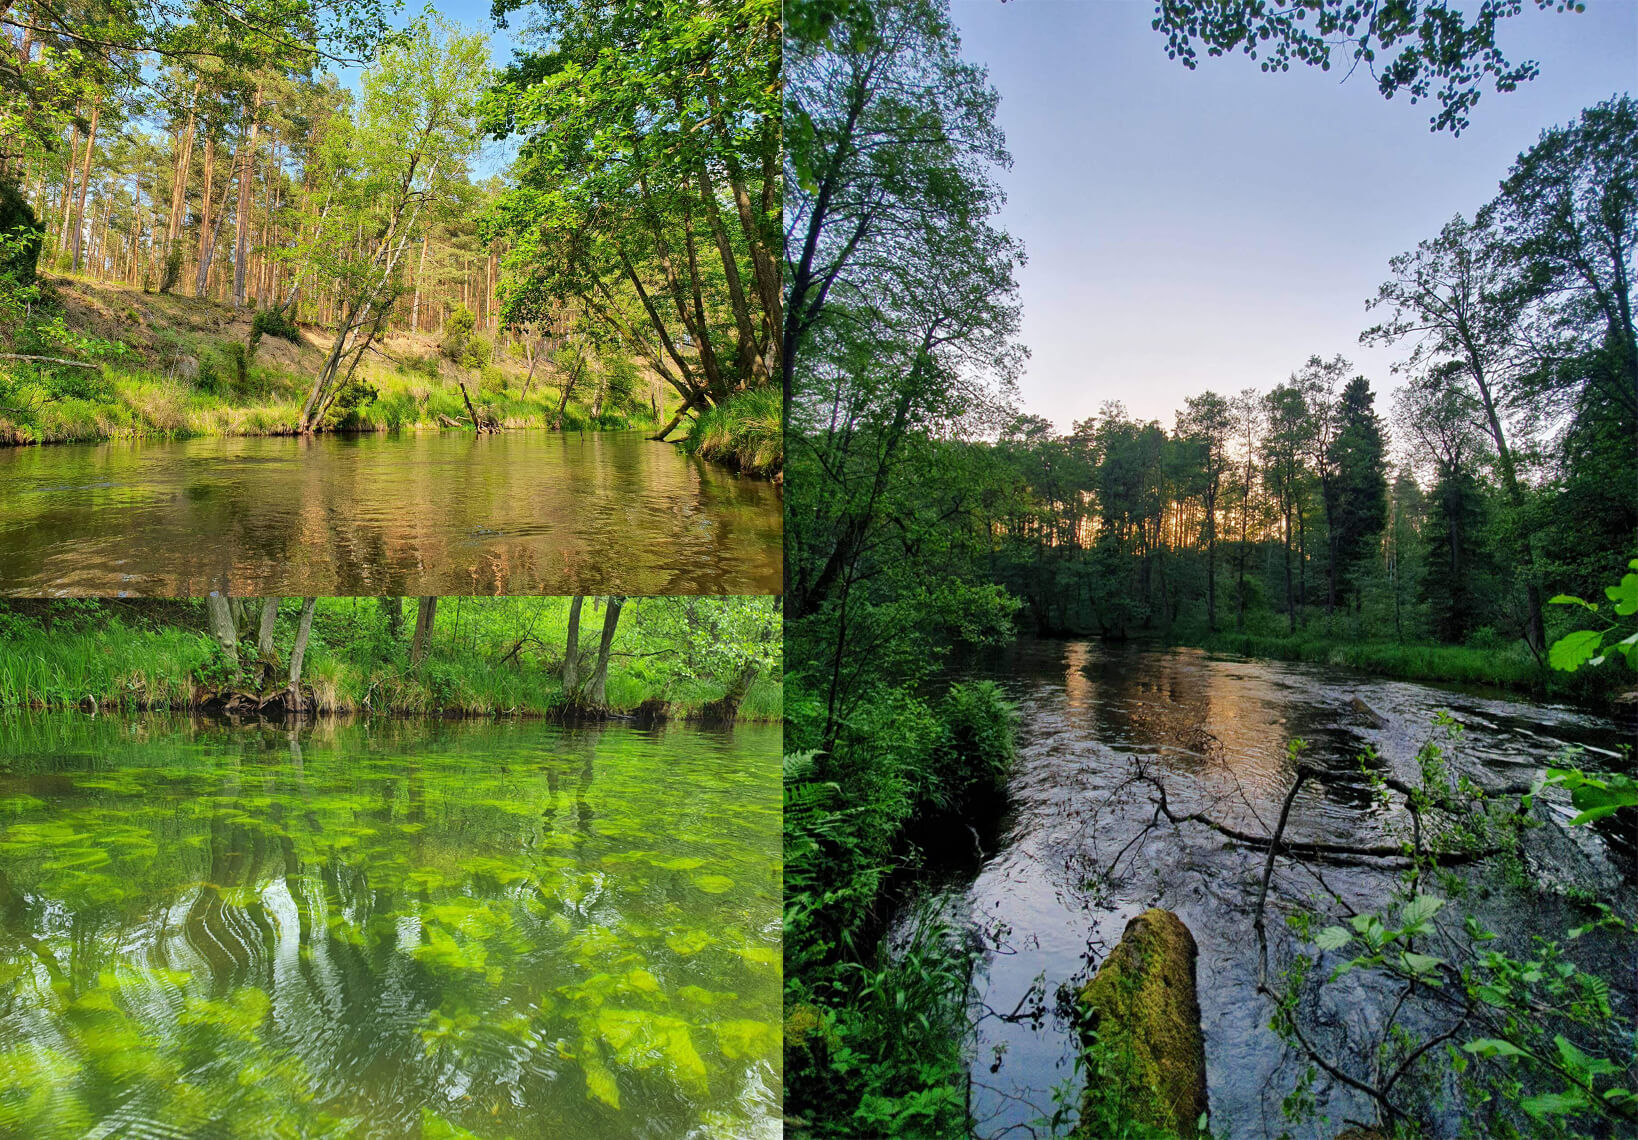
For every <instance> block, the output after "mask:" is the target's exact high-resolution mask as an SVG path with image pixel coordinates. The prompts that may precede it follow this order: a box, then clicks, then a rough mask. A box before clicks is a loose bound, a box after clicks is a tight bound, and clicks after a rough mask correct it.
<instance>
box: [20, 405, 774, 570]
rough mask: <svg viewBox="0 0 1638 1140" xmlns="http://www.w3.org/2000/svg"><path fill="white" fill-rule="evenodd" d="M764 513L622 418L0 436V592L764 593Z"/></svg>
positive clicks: (737, 480) (768, 497)
mask: <svg viewBox="0 0 1638 1140" xmlns="http://www.w3.org/2000/svg"><path fill="white" fill-rule="evenodd" d="M781 509H782V508H781V505H780V495H779V490H778V488H777V487H775V486H773V485H772V484H769V483H767V482H764V481H761V480H755V479H745V478H742V477H740V476H738V475H734V474H732V473H730V472H728V471H726V470H724V469H723V468H721V467H718V466H715V465H712V464H708V463H705V462H703V461H700V460H697V459H693V458H691V457H689V456H687V455H685V454H683V453H682V452H681V450H680V449H678V448H677V447H675V446H672V445H669V444H662V443H655V442H653V441H650V440H647V439H644V438H643V436H642V434H641V433H640V432H602V433H595V432H593V433H587V434H585V435H581V434H579V433H557V432H540V431H529V432H503V433H501V434H499V435H486V436H472V435H466V434H463V433H459V432H449V433H431V432H429V433H421V434H404V435H399V436H387V435H365V436H318V437H314V438H308V439H294V438H283V437H281V438H207V439H193V440H185V441H181V442H175V443H166V442H150V441H137V442H131V441H119V442H113V443H103V444H65V445H61V446H52V447H26V448H0V592H7V593H16V594H34V595H38V594H53V593H71V594H82V595H99V596H110V595H115V594H142V595H150V596H165V597H171V596H185V595H200V594H206V593H209V592H211V591H212V590H223V589H224V588H225V589H226V590H228V591H230V592H232V593H234V594H242V595H245V596H257V595H266V594H284V595H298V594H300V595H331V594H374V595H430V594H491V593H492V594H508V593H510V594H609V593H622V594H770V593H778V592H780V589H781V585H780V582H781V569H780V560H781V551H782V544H783V537H782V536H783V519H782V516H781Z"/></svg>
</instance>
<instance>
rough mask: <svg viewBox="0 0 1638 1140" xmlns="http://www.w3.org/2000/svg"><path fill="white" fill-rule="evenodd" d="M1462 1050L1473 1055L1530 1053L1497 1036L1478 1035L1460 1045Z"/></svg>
mask: <svg viewBox="0 0 1638 1140" xmlns="http://www.w3.org/2000/svg"><path fill="white" fill-rule="evenodd" d="M1462 1052H1464V1053H1472V1054H1473V1055H1474V1056H1475V1057H1528V1056H1529V1055H1530V1054H1528V1053H1526V1052H1525V1051H1524V1050H1523V1049H1520V1048H1519V1047H1518V1046H1517V1045H1515V1044H1513V1043H1512V1042H1511V1041H1503V1040H1502V1039H1501V1038H1499V1037H1480V1038H1478V1039H1477V1040H1475V1041H1469V1042H1468V1043H1467V1044H1466V1045H1463V1046H1462Z"/></svg>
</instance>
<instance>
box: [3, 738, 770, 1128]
mask: <svg viewBox="0 0 1638 1140" xmlns="http://www.w3.org/2000/svg"><path fill="white" fill-rule="evenodd" d="M779 741H780V732H779V729H778V728H777V727H759V726H742V727H739V728H737V729H734V730H733V731H703V730H696V729H690V728H684V727H679V726H672V727H666V728H660V729H654V730H650V731H637V730H633V729H629V728H624V727H616V728H606V729H601V730H599V729H586V730H569V729H564V728H559V727H552V726H548V725H543V724H540V723H538V722H535V723H504V722H503V723H496V722H482V723H478V722H448V723H445V722H426V723H422V722H414V723H410V722H393V723H379V722H377V723H357V722H355V723H335V722H321V723H319V724H317V725H307V726H303V727H301V728H300V729H299V730H297V729H292V728H287V727H278V726H260V727H236V726H231V725H225V724H215V723H208V722H202V721H190V720H186V719H166V718H143V719H119V718H100V719H99V718H92V717H89V716H85V715H80V714H60V715H59V714H51V715H39V716H27V717H19V716H11V717H9V718H5V719H0V1137H7V1138H11V1137H17V1138H22V1137H27V1138H29V1140H54V1138H58V1137H65V1138H66V1137H85V1136H97V1137H138V1136H140V1137H183V1136H187V1137H194V1138H205V1140H216V1138H220V1140H230V1138H235V1140H236V1138H241V1137H251V1136H257V1137H262V1136H268V1137H271V1136H291V1137H296V1136H301V1137H329V1136H348V1137H368V1138H379V1140H402V1138H404V1137H410V1136H416V1137H421V1138H422V1140H457V1138H463V1137H466V1138H470V1137H476V1138H479V1140H500V1138H503V1137H510V1138H512V1140H547V1138H561V1137H570V1136H572V1137H584V1138H586V1140H634V1138H652V1140H683V1138H687V1140H775V1138H777V1137H778V1135H779V1098H780V1088H781V1076H780V1073H781V1068H780V1066H781V1060H780V1051H779V1016H780V952H779V938H780V903H779V894H780V883H781V876H780V800H779V787H778V783H777V782H776V781H775V779H774V777H775V776H776V775H777V774H778V768H779V761H780V744H779Z"/></svg>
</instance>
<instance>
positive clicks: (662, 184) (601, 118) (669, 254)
mask: <svg viewBox="0 0 1638 1140" xmlns="http://www.w3.org/2000/svg"><path fill="white" fill-rule="evenodd" d="M522 6H523V4H522V2H521V0H504V2H502V3H500V4H497V5H496V12H497V14H499V15H501V16H503V17H504V16H505V15H507V14H509V13H511V12H513V11H515V10H517V9H518V8H520V7H522ZM535 11H536V14H537V17H538V20H537V23H536V26H535V29H534V30H535V32H536V34H537V39H536V43H537V44H538V45H540V48H543V49H544V50H540V49H537V50H533V51H529V52H526V53H524V54H522V55H520V57H519V58H518V60H517V61H516V62H515V63H514V64H513V65H512V66H511V67H509V68H508V69H506V71H505V72H503V73H502V75H501V76H500V79H499V82H498V83H497V84H496V85H495V87H494V89H493V90H492V91H491V92H490V94H489V96H488V98H487V99H486V101H485V106H484V122H485V129H486V130H488V131H489V132H490V133H491V134H493V135H494V136H495V137H497V138H505V137H515V138H517V139H518V141H519V151H518V159H517V163H516V166H515V175H516V178H517V185H516V186H515V187H513V188H511V189H509V190H507V191H505V192H504V193H503V194H502V195H501V196H500V198H499V199H498V200H497V202H496V204H495V207H494V210H493V211H492V213H491V214H490V215H489V217H488V219H487V222H486V232H487V233H489V234H492V235H494V236H504V238H505V239H506V242H507V247H508V248H507V252H506V254H505V258H504V263H505V267H506V271H507V272H506V281H505V285H504V288H503V298H504V299H503V307H504V311H505V314H506V318H507V320H508V321H510V322H512V323H514V324H519V325H522V324H527V323H530V322H545V321H548V320H551V319H553V318H554V317H555V316H556V315H557V314H558V313H560V312H561V311H563V310H564V309H566V308H572V309H578V310H580V311H583V312H585V313H588V314H590V315H592V316H594V317H595V318H596V319H597V320H598V321H599V322H600V323H601V324H602V325H603V326H604V327H605V328H607V329H608V330H610V331H612V332H616V333H617V334H618V336H619V337H620V339H621V341H622V343H623V346H624V351H625V353H626V354H627V355H640V356H642V357H643V359H644V360H645V361H646V362H647V363H648V365H649V366H650V367H651V368H652V369H653V370H654V371H655V372H656V373H657V374H658V375H660V376H661V377H662V378H663V379H664V380H665V381H666V382H667V383H668V384H669V385H671V386H672V387H673V388H674V389H675V390H676V391H677V392H678V393H679V394H680V395H681V396H683V397H684V398H685V399H686V400H688V401H689V402H691V403H692V404H694V405H695V406H697V407H701V408H704V407H710V406H712V405H715V404H719V403H721V402H723V401H725V400H727V399H728V398H729V397H730V396H731V395H732V394H733V393H734V392H736V391H738V390H740V389H742V388H756V387H761V386H764V385H766V384H769V383H771V382H772V381H773V380H774V378H775V376H776V375H777V372H778V363H777V362H778V359H779V356H780V346H779V336H778V334H779V327H780V322H779V312H780V306H781V302H780V297H779V274H778V267H777V264H776V262H775V260H774V258H775V256H776V255H775V253H774V252H773V250H774V245H775V235H776V233H777V230H776V229H775V226H776V224H777V218H778V216H779V212H780V211H779V206H780V201H779V198H780V186H779V110H780V107H779V92H780V83H779V71H780V31H779V15H780V11H779V5H778V3H776V2H771V0H733V2H732V3H726V4H721V5H713V6H710V7H708V8H703V9H702V8H701V7H700V6H699V5H697V4H690V3H683V2H680V0H660V2H658V3H656V2H653V0H600V2H598V3H588V4H574V3H567V2H562V0H548V2H546V3H541V4H539V5H538V6H536V9H535Z"/></svg>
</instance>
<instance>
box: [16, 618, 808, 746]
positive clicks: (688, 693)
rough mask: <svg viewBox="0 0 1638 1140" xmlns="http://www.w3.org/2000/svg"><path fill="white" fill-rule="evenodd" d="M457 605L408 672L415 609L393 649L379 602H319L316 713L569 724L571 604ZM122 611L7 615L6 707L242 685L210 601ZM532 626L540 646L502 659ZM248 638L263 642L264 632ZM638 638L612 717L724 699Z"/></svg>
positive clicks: (141, 699) (755, 716) (757, 689)
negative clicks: (213, 628)
mask: <svg viewBox="0 0 1638 1140" xmlns="http://www.w3.org/2000/svg"><path fill="white" fill-rule="evenodd" d="M461 601H463V602H465V605H463V606H457V605H456V604H455V603H456V599H453V598H450V599H445V600H444V602H442V603H441V604H440V607H439V611H438V620H437V626H436V631H435V634H434V636H433V639H432V645H431V650H430V652H429V653H428V655H427V657H426V659H425V660H424V661H422V662H421V663H420V664H419V665H417V666H414V667H412V666H411V665H410V664H409V660H408V641H409V630H410V628H411V627H412V626H413V624H414V620H415V613H414V601H413V599H411V600H408V601H406V603H405V606H404V609H405V623H404V629H403V631H402V634H401V636H400V637H399V638H397V639H392V638H390V637H388V636H387V633H386V630H385V626H384V623H383V621H382V619H381V618H380V615H379V612H378V611H377V609H376V603H375V602H374V601H373V599H363V600H359V599H354V598H324V599H320V601H319V608H318V610H317V612H316V614H315V617H314V623H313V632H312V637H311V641H310V643H309V646H308V650H307V658H306V663H305V668H304V670H303V682H304V683H305V684H307V685H309V686H311V688H312V691H313V698H314V701H315V703H316V704H317V706H318V709H319V711H322V712H329V713H341V714H358V713H393V714H398V715H407V716H424V715H462V716H545V717H552V716H559V715H562V714H563V713H564V712H565V711H566V709H567V706H568V705H569V701H568V698H567V697H566V695H565V694H564V692H563V687H562V684H561V682H560V681H559V678H558V672H557V666H558V663H559V662H560V660H561V651H562V650H561V646H562V630H563V629H564V628H565V627H566V624H567V613H566V611H567V607H568V601H567V599H563V598H538V599H536V598H530V599H503V600H498V601H497V600H494V599H489V600H484V599H461ZM119 605H120V604H119V603H22V604H20V606H19V608H15V609H7V608H6V607H5V606H4V604H0V708H34V709H45V708H64V707H70V706H75V705H81V704H86V703H87V702H88V700H89V701H94V702H95V703H96V705H97V706H98V707H99V708H101V709H105V710H106V709H114V708H119V709H127V710H133V711H134V710H144V709H172V710H187V709H191V708H194V707H196V706H197V705H198V704H199V703H200V702H201V701H202V699H203V698H205V697H206V696H209V695H214V694H215V693H217V692H219V691H222V690H224V689H230V688H233V687H234V686H233V685H232V684H230V678H229V675H228V665H227V662H226V659H225V658H224V656H223V655H222V653H221V651H220V650H219V649H218V648H217V646H216V644H215V642H214V641H213V640H212V639H211V638H210V637H209V636H208V635H207V634H206V633H205V631H204V617H203V610H202V605H199V604H195V603H180V604H177V605H175V606H173V607H171V608H170V609H168V610H166V611H165V612H164V613H163V614H160V613H157V612H156V611H154V610H152V608H151V607H146V606H144V605H143V604H135V605H133V606H130V607H125V608H120V609H116V608H114V607H116V606H119ZM299 611H300V603H299V602H298V601H296V600H294V599H292V600H290V601H288V602H286V603H285V605H284V606H283V608H282V609H281V610H280V614H279V620H278V626H277V636H276V637H275V643H276V645H277V646H278V647H279V648H280V649H281V650H284V649H287V648H288V646H289V645H290V644H291V642H292V640H293V633H294V628H295V624H296V621H297V618H298V615H299ZM48 623H49V624H48ZM525 628H527V629H529V630H531V631H532V634H531V636H532V637H534V638H536V640H535V641H532V642H530V643H529V647H528V649H527V651H525V652H521V653H519V654H517V655H516V656H514V657H512V658H511V659H509V660H506V661H504V663H503V662H502V659H503V658H505V657H506V656H507V653H508V650H510V649H511V647H512V645H513V644H514V643H515V642H516V641H517V639H518V637H519V636H520V630H523V629H525ZM600 628H601V617H599V616H596V615H594V614H593V613H592V610H591V606H590V605H589V604H588V606H587V608H586V612H585V614H584V615H583V617H582V634H581V637H582V641H581V648H582V651H583V652H587V651H589V650H592V649H595V646H596V644H597V635H598V631H599V629H600ZM250 637H251V639H252V641H253V640H254V632H252V633H251V634H250ZM641 637H642V634H641V631H640V630H638V629H636V628H635V627H634V623H633V621H632V620H629V619H628V620H626V621H624V622H623V623H622V626H621V629H620V632H619V633H618V634H617V635H616V638H615V644H614V650H615V654H616V655H615V656H614V657H612V658H611V660H610V664H609V674H608V682H607V690H606V701H607V705H608V707H609V710H610V711H612V712H614V713H616V714H622V713H630V712H632V711H634V710H636V709H637V708H638V707H639V706H641V705H643V704H645V703H647V702H653V701H659V702H663V704H664V705H665V710H666V715H668V716H670V717H673V718H689V717H696V716H698V715H699V714H700V713H701V711H702V709H703V707H704V706H705V705H706V704H707V703H708V702H711V701H715V700H719V699H720V698H721V697H722V695H723V688H724V686H723V684H722V683H721V682H716V681H712V680H709V679H702V678H700V677H697V676H692V675H681V676H679V675H678V672H677V671H676V670H668V669H666V668H664V667H662V666H661V665H659V664H657V662H658V661H660V660H663V658H657V657H654V656H646V655H645V654H644V652H643V650H644V645H643V644H642V642H641ZM241 656H242V657H243V658H244V659H245V661H246V662H247V666H248V663H249V661H250V660H251V659H253V658H254V656H255V647H254V645H253V644H252V645H250V646H248V647H246V646H241ZM281 662H282V656H281ZM281 668H282V666H281ZM588 668H589V666H588ZM281 676H282V673H281ZM241 684H242V685H248V684H249V682H248V681H244V682H241ZM783 693H784V686H783V682H782V681H781V680H780V679H778V678H771V677H767V676H764V677H762V678H759V679H758V680H757V681H756V682H755V683H754V684H753V685H752V687H751V689H750V692H749V693H748V694H747V695H746V698H745V700H744V702H743V703H742V704H741V706H740V711H739V719H740V720H743V721H778V720H780V719H782V717H783Z"/></svg>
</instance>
